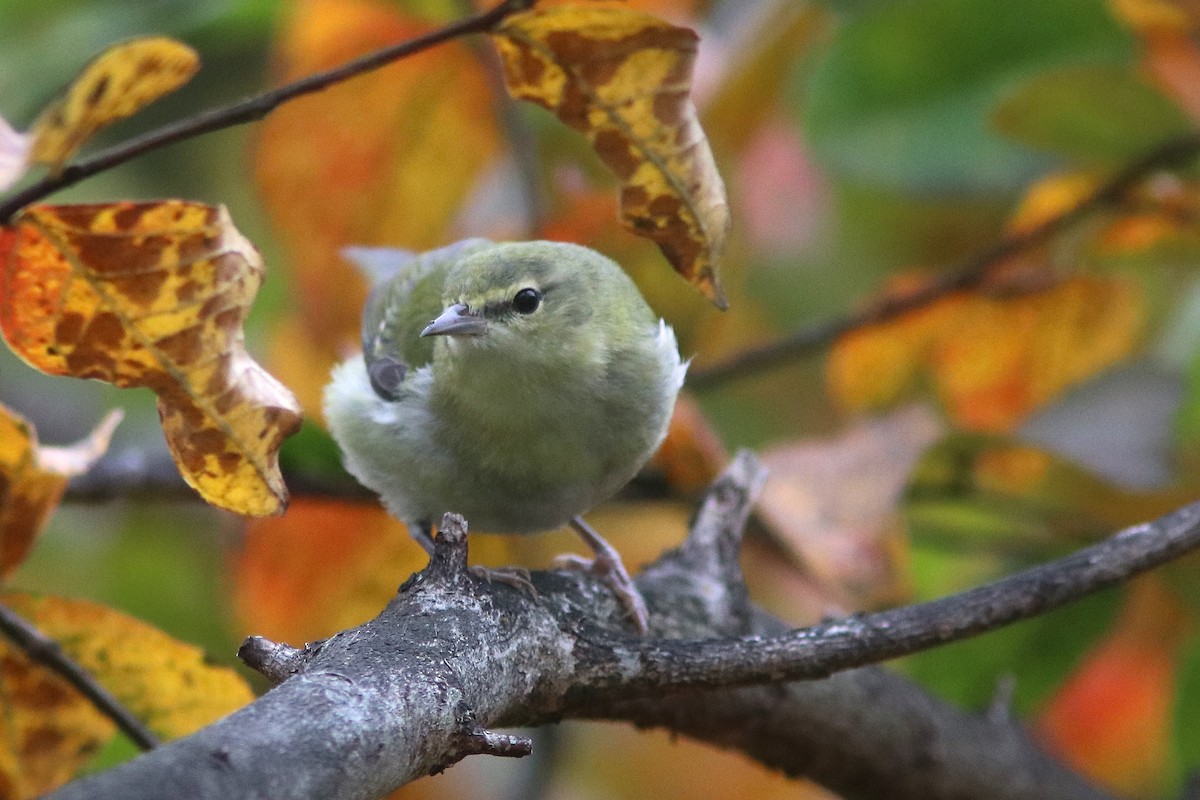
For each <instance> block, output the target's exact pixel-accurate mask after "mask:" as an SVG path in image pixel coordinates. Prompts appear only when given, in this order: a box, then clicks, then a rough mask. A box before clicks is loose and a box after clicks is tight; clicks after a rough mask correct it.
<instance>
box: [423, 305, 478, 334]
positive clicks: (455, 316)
mask: <svg viewBox="0 0 1200 800" xmlns="http://www.w3.org/2000/svg"><path fill="white" fill-rule="evenodd" d="M486 331H487V320H485V319H484V318H483V317H481V316H480V315H479V314H478V313H476V312H472V311H471V309H470V308H468V307H467V304H466V303H455V304H454V305H452V306H450V307H449V308H447V309H446V310H445V311H443V312H442V313H441V314H440V315H439V316H438V318H437V319H435V320H434V321H433V322H431V323H429V324H428V325H426V326H425V330H423V331H421V335H422V336H479V335H480V334H482V333H484V332H486Z"/></svg>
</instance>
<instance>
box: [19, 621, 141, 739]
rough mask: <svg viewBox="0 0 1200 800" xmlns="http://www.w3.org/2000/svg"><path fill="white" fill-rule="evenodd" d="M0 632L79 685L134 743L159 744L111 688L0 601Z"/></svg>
mask: <svg viewBox="0 0 1200 800" xmlns="http://www.w3.org/2000/svg"><path fill="white" fill-rule="evenodd" d="M0 633H3V634H4V635H5V636H7V637H8V638H9V639H10V640H11V641H12V642H13V644H15V645H17V647H19V648H21V650H22V651H23V652H24V653H25V655H27V656H29V658H30V659H31V660H33V661H34V662H36V663H38V664H41V665H42V666H43V667H46V668H47V669H49V670H51V671H53V672H54V673H55V674H56V675H58V676H60V677H62V678H63V679H64V680H66V681H67V682H68V683H70V684H71V685H72V686H74V687H75V688H76V690H78V691H79V693H80V694H82V695H83V696H84V697H86V698H87V699H88V700H89V701H90V702H91V704H92V705H94V706H95V707H96V708H97V709H99V710H100V711H101V712H102V713H103V714H104V715H105V716H107V717H108V718H109V719H111V720H112V721H113V722H114V723H116V725H117V727H118V728H120V729H121V731H122V732H124V734H125V735H126V736H128V737H129V738H130V739H131V740H132V741H133V743H134V744H136V745H137V746H138V747H140V748H141V749H143V750H152V749H154V748H155V747H158V737H157V736H155V735H154V734H153V733H151V732H150V730H149V729H148V728H147V727H146V726H145V725H143V724H142V721H141V720H139V719H138V718H137V717H135V716H134V715H133V714H131V713H130V712H129V709H127V708H125V707H124V706H123V705H121V702H120V701H119V700H117V698H115V697H113V696H112V694H110V693H109V691H108V690H107V689H105V688H104V687H103V686H101V685H100V684H99V683H97V682H96V679H95V678H94V677H92V675H91V674H90V673H89V672H88V671H87V670H85V669H84V668H83V667H81V666H79V664H77V663H75V661H74V660H73V659H72V658H71V657H70V656H68V655H67V654H66V653H64V652H63V651H62V648H61V647H59V646H58V642H56V641H54V640H53V639H51V638H50V637H48V636H46V635H45V634H44V633H42V632H41V631H39V630H38V629H37V628H36V627H34V625H33V623H31V622H29V621H28V620H27V619H25V618H23V617H22V616H21V615H20V614H18V613H17V612H15V611H13V610H12V609H11V608H9V607H8V606H6V605H3V604H0Z"/></svg>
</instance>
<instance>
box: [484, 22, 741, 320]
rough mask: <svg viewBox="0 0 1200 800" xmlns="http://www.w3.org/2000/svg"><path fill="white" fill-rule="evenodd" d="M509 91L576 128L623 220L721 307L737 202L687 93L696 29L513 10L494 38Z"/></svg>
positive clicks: (723, 298) (693, 55)
mask: <svg viewBox="0 0 1200 800" xmlns="http://www.w3.org/2000/svg"><path fill="white" fill-rule="evenodd" d="M494 38H495V41H496V46H497V48H498V49H499V51H500V55H501V57H502V58H503V60H504V74H505V81H506V82H507V85H508V90H509V92H510V93H511V94H512V95H513V96H514V97H517V98H520V99H523V100H529V101H531V102H534V103H537V104H538V105H541V106H545V107H546V108H548V109H550V110H551V111H553V112H554V113H555V115H557V116H558V118H559V119H560V120H562V121H563V122H564V123H565V124H567V125H568V126H570V127H572V128H574V129H575V130H577V131H580V132H581V133H583V134H584V135H585V136H587V137H588V140H589V141H590V142H591V143H592V146H593V147H594V148H595V149H596V152H597V154H599V156H600V158H601V159H602V160H603V161H604V163H605V164H607V165H608V167H609V169H611V170H612V171H613V173H614V174H615V175H616V176H617V179H618V180H619V181H620V184H621V216H622V218H623V220H624V222H625V224H626V226H627V227H628V228H629V229H630V230H632V231H633V232H634V233H636V234H637V235H639V236H644V237H646V238H648V239H650V240H651V241H653V242H655V243H656V244H657V245H658V246H659V248H660V249H661V250H662V251H663V254H664V255H665V256H666V257H667V260H668V261H670V262H671V265H672V266H673V267H674V268H675V269H676V271H678V272H679V273H680V274H681V275H683V276H684V277H685V278H687V279H688V280H690V281H691V282H693V283H694V284H696V285H697V286H698V287H699V288H700V289H701V290H702V291H703V292H704V293H705V294H706V295H707V296H708V297H709V298H710V299H711V300H712V301H713V302H714V303H715V304H716V305H717V306H718V307H720V308H725V307H726V301H725V297H724V294H723V293H722V291H721V286H720V283H719V281H718V279H717V274H716V267H717V263H718V261H719V260H720V255H721V250H722V248H723V247H724V244H725V236H726V234H727V232H728V229H729V206H728V202H727V201H726V198H725V186H724V184H723V183H722V181H721V176H720V175H719V174H718V173H717V168H716V164H715V163H714V161H713V156H712V151H711V150H710V149H709V146H708V141H707V139H706V138H705V136H704V131H703V130H702V129H701V128H700V123H699V121H698V120H697V118H696V109H695V106H694V105H693V104H692V101H691V98H690V97H689V91H690V89H691V76H692V68H693V65H694V63H695V59H696V42H697V36H696V34H695V33H694V32H693V31H691V30H689V29H687V28H679V27H675V26H673V25H668V24H667V23H665V22H663V21H662V20H660V19H657V18H655V17H652V16H650V15H648V14H644V13H641V12H638V11H632V10H629V9H623V8H614V7H605V6H599V7H590V6H573V7H572V6H567V7H558V8H547V9H541V10H537V9H535V10H533V11H526V12H522V13H519V14H514V15H512V16H511V17H509V18H508V19H506V20H505V21H504V23H503V24H501V25H500V27H499V28H497V29H496V31H495V33H494Z"/></svg>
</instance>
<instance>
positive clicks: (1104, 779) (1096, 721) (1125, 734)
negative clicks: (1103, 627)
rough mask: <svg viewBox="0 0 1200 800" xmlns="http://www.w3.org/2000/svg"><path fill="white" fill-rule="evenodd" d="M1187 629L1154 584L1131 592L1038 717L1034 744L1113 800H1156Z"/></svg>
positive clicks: (1176, 607)
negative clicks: (1040, 743) (1129, 799)
mask: <svg viewBox="0 0 1200 800" xmlns="http://www.w3.org/2000/svg"><path fill="white" fill-rule="evenodd" d="M1192 624H1194V620H1192V619H1190V618H1189V617H1188V615H1187V612H1186V609H1185V608H1184V607H1183V606H1182V604H1181V603H1180V602H1179V600H1178V599H1177V598H1175V597H1174V596H1172V594H1171V593H1170V592H1169V591H1167V590H1166V589H1165V588H1164V587H1163V586H1162V584H1161V583H1160V582H1159V580H1158V579H1157V578H1155V577H1154V576H1150V577H1147V578H1142V579H1141V580H1139V581H1137V582H1135V583H1134V584H1132V585H1131V586H1130V588H1129V591H1128V593H1127V596H1126V604H1125V608H1124V610H1123V612H1122V614H1121V616H1120V618H1118V620H1117V623H1116V625H1115V626H1114V629H1113V631H1112V632H1111V633H1110V634H1109V635H1108V637H1107V638H1106V639H1105V640H1104V641H1102V642H1101V643H1100V644H1099V645H1098V646H1097V647H1095V648H1094V649H1093V650H1092V652H1091V653H1090V654H1088V655H1087V656H1086V658H1085V659H1084V661H1083V663H1081V664H1080V665H1079V667H1078V668H1077V669H1076V670H1075V672H1074V674H1073V675H1071V676H1070V677H1069V678H1068V679H1067V681H1066V682H1065V683H1064V684H1063V686H1062V688H1061V689H1059V691H1058V692H1057V693H1056V694H1055V696H1054V697H1053V698H1051V699H1050V702H1049V703H1048V704H1047V705H1046V707H1045V709H1044V710H1043V711H1042V713H1041V715H1040V718H1039V720H1038V722H1037V730H1038V733H1039V734H1040V736H1039V738H1041V739H1042V740H1043V741H1044V742H1045V744H1046V745H1047V746H1048V747H1049V749H1050V750H1052V751H1053V752H1055V753H1057V754H1058V755H1059V756H1060V757H1062V758H1063V760H1064V761H1066V763H1067V764H1069V765H1070V766H1071V767H1073V768H1074V769H1077V770H1079V771H1080V772H1082V773H1083V774H1084V775H1086V776H1088V777H1089V778H1091V779H1093V780H1096V781H1098V782H1099V783H1101V784H1102V785H1104V786H1107V787H1109V788H1111V789H1113V790H1114V791H1116V792H1118V793H1119V794H1120V795H1121V796H1125V797H1153V796H1160V795H1161V793H1162V790H1163V788H1164V787H1163V786H1162V781H1163V775H1164V774H1165V772H1166V770H1165V768H1166V766H1167V759H1168V753H1170V751H1171V744H1170V741H1171V737H1170V728H1171V710H1172V703H1173V696H1174V691H1175V683H1176V679H1177V677H1178V656H1179V653H1180V650H1181V648H1182V645H1183V644H1184V642H1185V639H1186V635H1187V633H1188V629H1189V627H1190V626H1191V625H1192ZM1130 742H1137V746H1136V747H1130Z"/></svg>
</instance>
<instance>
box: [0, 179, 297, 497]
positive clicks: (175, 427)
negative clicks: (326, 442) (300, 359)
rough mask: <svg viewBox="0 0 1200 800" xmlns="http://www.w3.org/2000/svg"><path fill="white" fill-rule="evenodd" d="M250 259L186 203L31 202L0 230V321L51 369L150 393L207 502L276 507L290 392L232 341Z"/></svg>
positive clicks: (210, 216)
mask: <svg viewBox="0 0 1200 800" xmlns="http://www.w3.org/2000/svg"><path fill="white" fill-rule="evenodd" d="M262 276H263V264H262V259H261V257H260V256H259V254H258V252H257V251H256V250H255V249H254V247H253V246H252V245H251V244H250V243H249V242H248V241H247V240H246V239H245V238H244V237H243V236H242V235H241V234H240V233H238V231H237V230H236V229H235V228H234V227H233V223H232V222H231V221H230V219H229V214H228V212H227V211H226V210H225V209H224V208H223V207H222V208H214V207H211V206H205V205H201V204H197V203H187V202H183V201H176V200H172V201H163V202H158V203H114V204H101V205H79V206H37V207H33V208H31V209H28V210H26V211H25V212H23V213H22V214H21V215H20V216H19V217H18V218H16V219H15V220H14V222H13V224H12V226H11V227H10V228H6V229H2V230H0V328H2V329H3V332H4V336H5V338H6V339H7V341H8V343H9V345H10V346H11V347H12V349H13V350H14V351H15V352H16V353H17V354H18V355H20V356H21V357H22V358H23V359H25V361H26V362H28V363H29V364H30V365H31V366H33V367H35V368H37V369H40V370H42V371H43V372H46V373H49V374H51V375H71V376H74V377H79V378H95V379H98V380H103V381H107V382H109V383H113V384H115V385H117V386H120V387H131V386H147V387H149V388H151V389H153V390H154V392H155V393H156V394H157V395H158V409H159V416H160V417H161V419H162V425H163V432H164V433H165V434H166V438H167V444H168V446H169V447H170V449H171V453H172V455H173V456H174V458H175V463H176V464H177V465H178V466H179V468H180V471H181V472H182V474H183V477H184V479H185V480H187V482H188V483H189V484H190V485H191V486H193V487H194V488H195V489H196V490H197V491H199V492H200V494H201V495H202V496H203V497H204V498H205V499H206V500H208V501H209V502H210V503H213V504H214V505H218V506H221V507H222V508H228V509H230V510H232V511H236V512H238V513H241V514H249V515H264V514H272V513H279V512H281V511H282V509H283V507H284V505H285V504H286V501H287V488H286V487H285V486H284V484H283V478H282V476H281V475H280V473H279V467H278V449H279V445H280V444H281V443H282V441H283V440H284V439H285V438H286V437H287V436H289V435H290V434H291V433H293V432H294V431H295V430H296V428H297V427H298V426H299V424H300V417H299V410H298V408H297V407H296V402H295V399H294V398H293V397H292V395H291V393H290V392H288V390H287V389H286V388H284V387H283V386H282V385H281V384H280V383H278V382H277V381H276V380H275V379H274V378H272V377H271V376H270V375H269V374H268V373H267V372H266V371H265V370H264V369H262V367H260V366H259V365H258V364H257V363H255V362H254V360H253V359H252V358H251V357H250V355H249V354H248V353H247V352H246V350H245V345H244V341H243V333H242V322H243V320H244V319H245V317H246V313H247V312H248V311H249V307H250V303H251V302H252V301H253V299H254V295H255V294H256V293H257V291H258V287H259V285H260V283H261V282H262Z"/></svg>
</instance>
